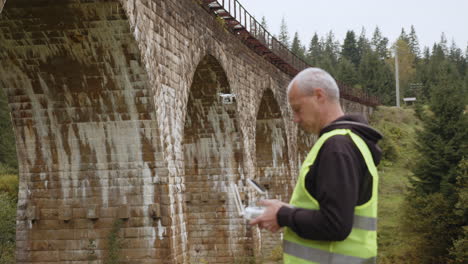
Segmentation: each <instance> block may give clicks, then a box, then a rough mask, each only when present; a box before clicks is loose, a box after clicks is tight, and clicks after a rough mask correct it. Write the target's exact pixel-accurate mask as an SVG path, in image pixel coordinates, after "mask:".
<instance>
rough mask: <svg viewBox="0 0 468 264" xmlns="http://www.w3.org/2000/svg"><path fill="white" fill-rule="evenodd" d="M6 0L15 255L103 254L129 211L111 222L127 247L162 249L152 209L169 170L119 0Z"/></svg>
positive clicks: (136, 251) (159, 252) (141, 251)
mask: <svg viewBox="0 0 468 264" xmlns="http://www.w3.org/2000/svg"><path fill="white" fill-rule="evenodd" d="M9 4H10V6H7V8H6V9H5V10H4V12H3V13H2V16H3V17H5V18H7V19H2V20H1V21H0V23H1V28H2V31H1V37H0V46H1V47H2V51H1V55H0V57H1V58H0V61H1V62H0V63H1V67H0V75H1V76H2V78H1V81H0V84H1V87H2V88H3V89H5V90H6V92H7V95H8V98H9V102H10V108H11V113H12V121H13V124H14V128H15V132H16V140H17V149H18V157H19V162H20V191H19V203H18V225H17V230H18V231H17V249H18V252H17V253H18V254H17V260H18V263H23V262H42V263H46V262H47V263H52V262H66V261H83V262H85V261H88V260H95V259H100V260H103V259H106V258H107V252H108V251H107V249H108V248H109V246H108V243H109V241H108V240H109V239H108V237H109V235H110V231H111V228H112V226H113V224H114V223H115V222H117V221H120V220H119V219H127V218H128V220H126V221H125V222H124V223H123V224H122V225H121V228H120V230H118V231H116V232H118V233H119V234H121V235H122V236H123V237H125V244H123V245H122V246H121V247H120V248H119V250H120V251H121V254H122V256H125V258H130V259H133V260H135V261H140V260H141V261H142V262H143V261H144V260H145V259H146V260H154V259H161V260H162V259H164V258H165V257H166V255H165V254H167V252H168V250H165V249H168V244H167V242H166V241H165V236H167V233H166V230H165V227H163V226H164V225H166V223H165V222H167V219H166V218H167V214H166V216H165V217H161V215H159V218H157V219H156V220H154V219H153V218H152V217H151V215H150V214H151V211H150V210H151V208H153V206H155V207H157V206H159V204H160V203H161V202H163V201H161V200H162V197H161V196H160V194H161V190H163V188H164V179H165V178H164V177H165V175H167V169H166V168H165V166H164V165H163V163H162V153H161V152H162V150H161V148H160V142H159V139H160V138H159V131H158V123H157V121H156V116H155V111H154V104H153V103H152V98H153V96H152V90H151V89H150V88H149V82H148V77H147V74H146V70H145V68H144V67H142V65H141V63H140V59H139V58H140V53H139V50H138V47H137V45H136V42H135V40H134V38H133V36H132V34H131V32H130V29H129V26H128V21H127V19H126V15H125V13H124V12H123V9H122V8H121V6H120V4H119V3H118V2H115V3H112V2H94V3H93V2H89V1H88V2H87V3H66V2H65V3H62V2H57V3H54V4H50V3H48V4H47V5H44V6H33V5H31V6H29V3H26V2H22V1H11V2H9ZM15 5H16V6H15ZM51 14H54V15H53V16H52V15H51ZM161 209H162V210H164V207H163V208H161Z"/></svg>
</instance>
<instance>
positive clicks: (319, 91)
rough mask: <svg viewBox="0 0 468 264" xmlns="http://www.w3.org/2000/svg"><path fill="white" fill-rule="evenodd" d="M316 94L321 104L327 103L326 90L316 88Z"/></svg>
mask: <svg viewBox="0 0 468 264" xmlns="http://www.w3.org/2000/svg"><path fill="white" fill-rule="evenodd" d="M314 93H315V96H317V101H319V102H321V103H322V102H324V101H326V99H327V94H326V93H325V90H323V89H322V88H315V91H314Z"/></svg>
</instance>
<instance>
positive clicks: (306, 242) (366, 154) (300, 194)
mask: <svg viewBox="0 0 468 264" xmlns="http://www.w3.org/2000/svg"><path fill="white" fill-rule="evenodd" d="M336 135H347V136H349V137H350V138H351V140H352V141H353V142H354V144H355V145H356V146H357V147H358V149H359V151H360V152H361V154H362V156H363V158H364V160H365V162H366V165H367V168H368V170H369V172H370V174H371V175H372V178H373V180H372V195H371V198H370V199H369V201H367V202H366V203H364V204H362V205H358V206H356V207H354V221H353V228H352V230H351V233H350V234H349V236H348V237H347V238H346V239H345V240H343V241H316V240H310V239H305V238H301V237H299V236H298V235H297V234H296V233H295V232H294V231H292V230H291V229H290V228H287V227H286V228H285V231H284V239H283V251H284V254H283V259H284V263H286V264H306V263H307V264H310V263H320V264H358V263H359V264H361V263H362V264H363V263H376V258H377V192H378V188H377V187H378V180H379V176H378V173H377V168H376V166H375V163H374V160H373V158H372V154H371V152H370V150H369V148H368V146H367V144H366V143H365V142H364V140H363V139H362V138H361V137H359V136H358V135H356V134H354V133H353V132H352V131H351V130H349V129H335V130H332V131H330V132H327V133H325V134H323V135H322V136H321V137H320V138H319V139H318V140H317V142H316V143H315V144H314V146H313V147H312V149H311V151H310V152H309V154H308V155H307V157H306V159H305V160H304V162H303V163H302V167H301V170H300V173H299V178H298V181H297V184H296V187H295V189H294V192H293V194H292V197H291V201H290V204H291V205H292V206H294V207H297V208H305V209H310V210H320V204H319V203H318V202H317V200H315V198H314V197H312V195H310V194H309V192H308V191H307V189H306V188H305V177H306V175H307V173H308V172H309V168H310V167H311V166H312V164H314V161H315V159H316V157H317V154H318V152H319V150H320V148H321V147H322V145H323V143H324V142H325V141H326V140H327V139H329V138H330V137H333V136H336ZM311 176H312V177H313V176H314V175H311Z"/></svg>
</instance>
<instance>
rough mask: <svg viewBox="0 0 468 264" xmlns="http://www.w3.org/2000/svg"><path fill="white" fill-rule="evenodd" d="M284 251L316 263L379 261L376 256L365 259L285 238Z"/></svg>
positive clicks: (337, 263) (364, 263) (369, 263)
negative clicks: (312, 246)
mask: <svg viewBox="0 0 468 264" xmlns="http://www.w3.org/2000/svg"><path fill="white" fill-rule="evenodd" d="M283 251H284V253H286V254H289V255H292V256H296V257H299V258H301V259H305V260H308V261H312V262H316V263H334V264H335V263H336V264H373V263H376V262H377V258H376V257H372V258H367V259H365V258H358V257H353V256H346V255H341V254H337V253H330V252H327V251H324V250H320V249H316V248H310V247H306V246H302V245H299V244H296V243H293V242H290V241H287V240H285V241H284V243H283Z"/></svg>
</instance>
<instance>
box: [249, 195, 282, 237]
mask: <svg viewBox="0 0 468 264" xmlns="http://www.w3.org/2000/svg"><path fill="white" fill-rule="evenodd" d="M259 205H261V206H264V207H265V212H264V213H263V214H262V215H261V216H259V217H257V218H255V219H252V220H251V221H250V224H251V225H258V227H259V228H260V229H267V230H269V231H270V232H273V233H274V232H276V231H278V230H279V229H280V228H281V227H280V226H279V224H278V220H277V218H276V214H277V213H278V211H279V209H280V208H281V207H282V206H289V204H287V203H283V202H281V201H278V200H261V201H260V202H259Z"/></svg>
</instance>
